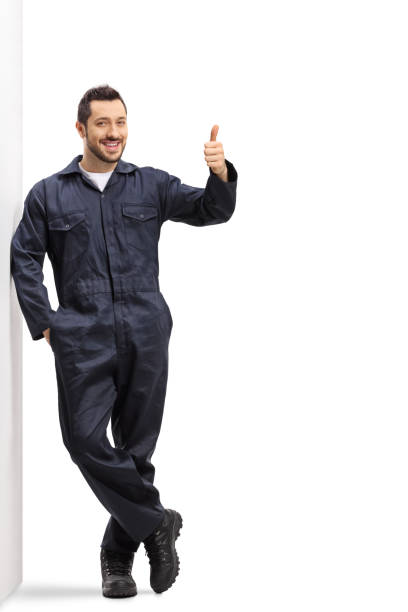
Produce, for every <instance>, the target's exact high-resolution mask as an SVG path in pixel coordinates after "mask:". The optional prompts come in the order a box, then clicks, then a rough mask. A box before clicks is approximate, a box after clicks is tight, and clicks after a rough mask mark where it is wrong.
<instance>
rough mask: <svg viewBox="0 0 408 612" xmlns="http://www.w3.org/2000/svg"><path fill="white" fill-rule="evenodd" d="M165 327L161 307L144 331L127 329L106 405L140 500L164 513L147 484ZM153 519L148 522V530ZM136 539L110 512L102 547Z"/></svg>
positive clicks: (163, 369)
mask: <svg viewBox="0 0 408 612" xmlns="http://www.w3.org/2000/svg"><path fill="white" fill-rule="evenodd" d="M170 333H171V325H169V317H168V315H167V313H166V312H164V314H163V316H161V317H159V318H157V319H156V320H155V321H153V322H152V324H151V326H150V327H149V329H147V328H145V329H144V333H140V331H139V333H138V334H136V333H134V334H132V336H131V341H132V344H133V348H132V350H131V351H130V353H129V354H128V356H127V357H126V360H123V361H122V362H119V367H118V378H117V386H118V395H117V398H116V402H115V405H114V408H113V411H112V435H113V439H114V442H115V445H116V447H117V448H120V449H122V450H123V451H126V452H128V453H130V455H131V457H132V459H133V461H134V463H135V466H136V469H137V472H138V474H139V475H140V477H141V479H142V481H143V483H144V484H145V486H146V492H147V494H146V498H145V503H146V506H148V507H150V508H152V509H154V510H155V511H156V512H157V513H160V518H159V519H158V520H157V524H159V523H160V521H161V519H162V518H163V517H164V508H163V506H162V504H161V502H160V499H159V493H158V491H157V489H156V488H155V487H154V486H153V481H154V474H155V468H154V466H153V464H152V463H151V457H152V455H153V452H154V450H155V447H156V443H157V439H158V436H159V433H160V428H161V422H162V417H163V410H164V402H165V396H166V387H167V374H168V343H169V338H170ZM155 527H156V525H154V526H153V528H152V531H153V530H154V528H155ZM139 545H140V542H135V541H134V540H132V539H131V538H129V534H128V533H127V532H126V531H124V529H123V528H122V526H121V525H120V524H119V523H118V521H117V520H116V519H115V517H113V516H111V517H110V519H109V522H108V525H107V527H106V530H105V534H104V537H103V540H102V543H101V546H102V547H103V548H112V549H116V550H133V551H135V550H137V548H138V547H139Z"/></svg>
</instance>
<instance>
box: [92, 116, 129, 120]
mask: <svg viewBox="0 0 408 612" xmlns="http://www.w3.org/2000/svg"><path fill="white" fill-rule="evenodd" d="M101 119H108V121H109V120H110V117H97V118H96V119H95V121H100V120H101ZM118 119H126V117H123V116H122V117H118Z"/></svg>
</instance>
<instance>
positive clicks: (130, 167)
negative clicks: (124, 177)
mask: <svg viewBox="0 0 408 612" xmlns="http://www.w3.org/2000/svg"><path fill="white" fill-rule="evenodd" d="M82 158H83V155H82V153H80V154H79V155H76V156H75V157H74V159H73V160H72V161H71V162H70V163H69V164H68V166H66V167H65V168H64V169H63V170H60V171H59V172H57V174H72V173H73V172H78V173H79V174H81V175H82V172H81V170H80V168H79V166H78V162H80V161H81V159H82ZM138 167H139V166H136V164H131V163H129V162H125V161H123V159H122V158H120V159H119V161H118V163H117V164H116V166H115V169H114V170H113V172H114V173H115V172H119V173H120V174H129V172H133V171H134V170H136V169H137V168H138Z"/></svg>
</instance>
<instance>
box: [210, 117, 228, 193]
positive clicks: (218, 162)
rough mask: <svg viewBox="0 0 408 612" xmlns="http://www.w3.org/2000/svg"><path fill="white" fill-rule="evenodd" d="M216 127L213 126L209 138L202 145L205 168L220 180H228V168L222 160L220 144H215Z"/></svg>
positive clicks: (222, 152)
mask: <svg viewBox="0 0 408 612" xmlns="http://www.w3.org/2000/svg"><path fill="white" fill-rule="evenodd" d="M218 127H219V126H218V125H213V126H212V129H211V136H210V140H209V141H208V142H205V143H204V157H205V161H206V162H207V166H209V168H211V170H212V171H213V172H214V174H217V175H218V176H219V177H220V178H221V179H222V180H224V181H227V180H228V168H227V165H226V163H225V158H224V148H223V146H222V142H217V141H216V138H217V134H218Z"/></svg>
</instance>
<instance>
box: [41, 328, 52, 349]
mask: <svg viewBox="0 0 408 612" xmlns="http://www.w3.org/2000/svg"><path fill="white" fill-rule="evenodd" d="M43 334H44V336H45V339H46V340H47V342H48V344H49V345H50V346H51V343H50V328H49V327H48V328H47V329H44V331H43Z"/></svg>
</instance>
